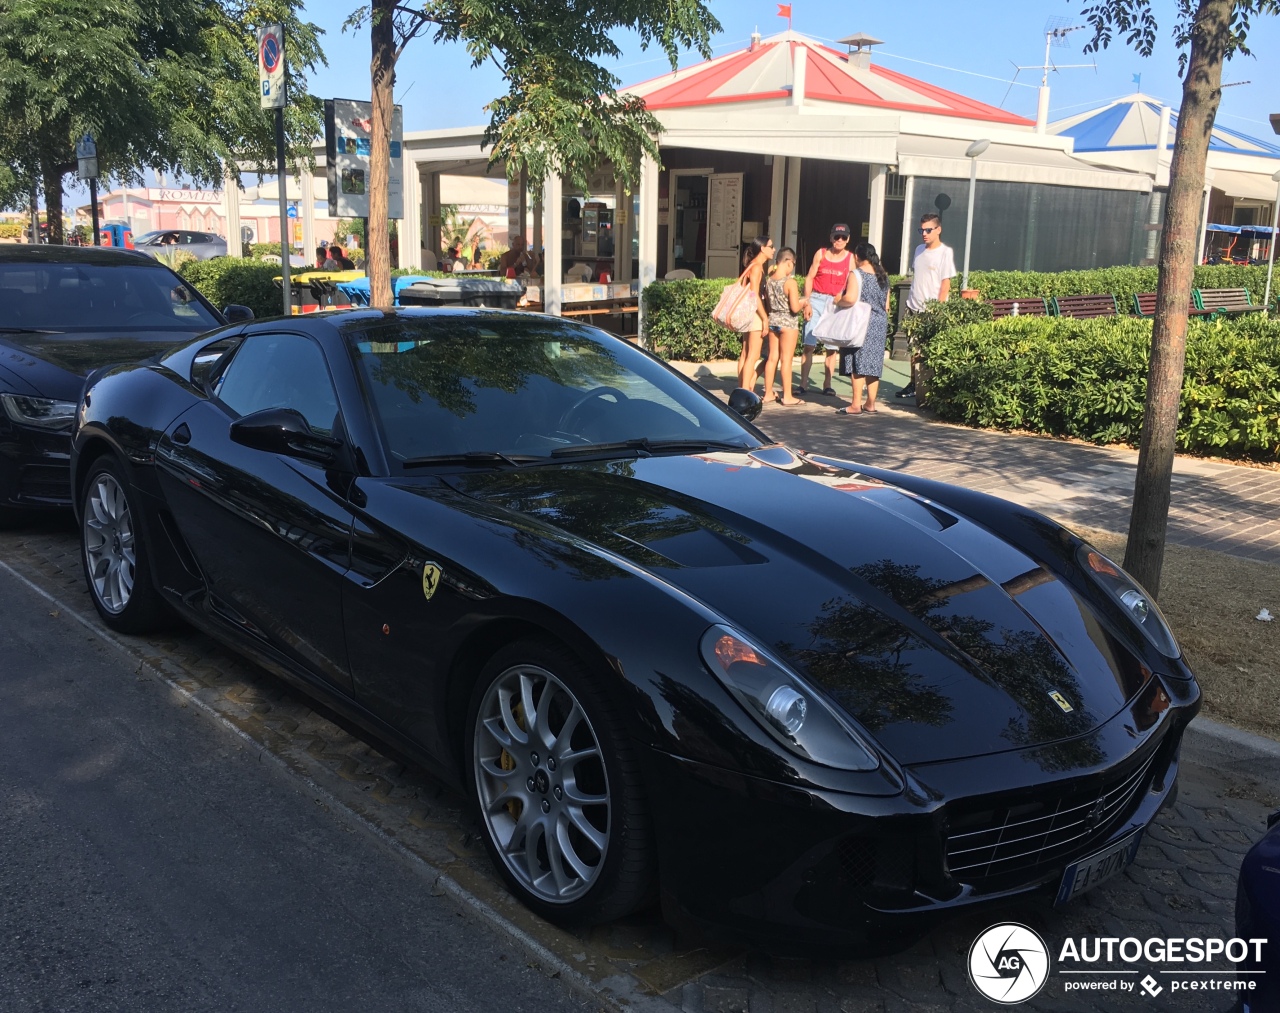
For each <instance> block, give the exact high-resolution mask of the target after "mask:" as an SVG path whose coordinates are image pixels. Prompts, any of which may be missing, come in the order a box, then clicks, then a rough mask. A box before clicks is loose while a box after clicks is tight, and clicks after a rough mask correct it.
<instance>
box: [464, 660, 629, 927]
mask: <svg viewBox="0 0 1280 1013" xmlns="http://www.w3.org/2000/svg"><path fill="white" fill-rule="evenodd" d="M473 750H474V755H473V757H472V759H473V761H474V766H475V778H476V790H477V793H478V794H479V798H480V809H481V813H482V815H483V817H484V821H485V826H486V829H487V830H488V832H489V836H490V839H491V840H492V841H493V842H494V844H495V845H496V847H497V850H498V852H499V853H500V854H501V855H502V860H503V862H504V863H505V864H506V866H507V869H508V870H509V871H510V872H511V874H512V875H513V876H515V878H516V880H517V881H518V882H520V883H521V884H522V885H523V886H524V887H525V888H526V889H528V890H529V891H530V892H531V893H533V894H534V895H535V896H536V897H537V898H538V899H539V900H542V901H546V902H547V903H551V904H568V903H570V902H572V901H575V900H577V899H578V898H579V897H581V896H582V895H583V894H584V893H586V892H587V890H589V889H590V888H591V886H592V884H593V883H594V882H595V881H596V879H597V877H598V876H599V875H600V871H601V870H602V869H603V868H604V859H605V852H606V849H607V848H608V843H609V818H610V813H611V806H610V798H609V780H608V775H607V773H606V771H605V766H604V756H603V755H602V753H601V751H600V740H599V739H598V738H597V737H596V733H595V729H593V728H592V727H591V721H590V719H589V718H588V717H587V715H586V712H585V711H584V710H583V709H582V705H581V704H580V703H578V700H577V698H576V697H575V696H574V695H573V693H572V692H570V691H569V689H568V687H566V686H565V684H564V683H562V682H561V681H560V680H559V679H557V678H556V677H555V676H554V675H552V674H551V673H550V672H548V671H546V670H545V669H542V668H537V667H535V666H533V665H516V666H514V667H512V668H508V669H507V670H506V671H505V672H503V673H502V674H501V675H499V676H498V678H497V679H495V680H494V681H493V684H492V685H491V686H490V687H489V689H488V691H487V692H486V693H485V695H484V699H483V700H482V701H481V703H480V710H479V713H477V715H476V727H475V744H474V746H473Z"/></svg>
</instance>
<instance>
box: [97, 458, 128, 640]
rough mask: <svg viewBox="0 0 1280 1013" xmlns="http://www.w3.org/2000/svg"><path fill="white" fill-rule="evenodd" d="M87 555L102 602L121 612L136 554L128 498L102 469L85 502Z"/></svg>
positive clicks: (123, 608)
mask: <svg viewBox="0 0 1280 1013" xmlns="http://www.w3.org/2000/svg"><path fill="white" fill-rule="evenodd" d="M84 555H85V565H86V566H87V567H88V569H89V580H90V583H92V585H93V593H94V594H95V595H96V596H97V598H98V602H99V604H101V605H102V607H103V608H104V609H106V610H107V611H108V612H110V613H112V614H113V615H114V614H118V613H120V612H123V611H124V610H125V608H126V607H128V605H129V599H130V597H131V596H132V595H133V574H134V567H135V566H136V565H137V555H136V552H135V549H134V543H133V518H132V516H131V515H130V512H129V500H128V499H127V498H126V497H125V493H124V489H123V488H121V486H120V483H119V482H118V481H117V480H116V477H115V476H114V475H112V474H111V473H110V472H107V471H103V472H100V473H99V474H98V475H97V477H96V478H94V480H93V485H92V486H91V487H90V489H89V494H88V496H86V497H85V504H84Z"/></svg>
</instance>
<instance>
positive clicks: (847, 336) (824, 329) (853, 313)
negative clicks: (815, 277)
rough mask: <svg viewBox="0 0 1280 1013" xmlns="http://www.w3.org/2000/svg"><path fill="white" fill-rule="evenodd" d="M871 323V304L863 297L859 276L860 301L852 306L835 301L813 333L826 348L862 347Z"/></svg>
mask: <svg viewBox="0 0 1280 1013" xmlns="http://www.w3.org/2000/svg"><path fill="white" fill-rule="evenodd" d="M854 270H857V268H855V269H854ZM870 323H871V304H870V303H868V302H867V301H866V300H865V299H863V298H862V279H861V278H859V279H858V301H857V302H856V303H854V304H853V305H852V306H837V305H835V304H834V303H833V304H832V306H831V309H829V310H827V312H826V313H824V314H823V315H822V319H821V320H819V321H818V323H817V325H816V326H815V327H814V328H813V332H812V333H813V336H814V337H815V338H817V339H818V340H819V341H821V342H822V344H823V346H824V347H826V348H861V347H862V343H863V342H864V341H866V340H867V326H868V325H869V324H870Z"/></svg>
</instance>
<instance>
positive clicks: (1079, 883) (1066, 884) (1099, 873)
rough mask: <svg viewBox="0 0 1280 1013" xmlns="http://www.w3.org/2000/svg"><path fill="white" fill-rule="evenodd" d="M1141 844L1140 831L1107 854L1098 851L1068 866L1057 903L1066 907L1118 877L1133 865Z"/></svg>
mask: <svg viewBox="0 0 1280 1013" xmlns="http://www.w3.org/2000/svg"><path fill="white" fill-rule="evenodd" d="M1141 843H1142V831H1141V830H1137V831H1135V832H1134V833H1132V834H1130V835H1129V836H1128V837H1126V838H1125V839H1124V840H1122V841H1117V842H1116V843H1115V844H1113V845H1111V847H1109V848H1107V849H1106V850H1105V851H1099V852H1098V853H1097V854H1094V855H1090V856H1089V857H1088V858H1082V859H1080V861H1078V862H1076V863H1075V864H1074V865H1069V866H1067V871H1066V872H1064V873H1063V874H1062V885H1061V886H1059V887H1058V899H1057V900H1056V901H1054V904H1055V905H1057V904H1066V903H1068V902H1069V901H1072V900H1074V899H1075V898H1076V897H1079V896H1080V895H1081V894H1082V893H1084V892H1085V891H1086V890H1092V889H1093V888H1094V887H1095V886H1097V885H1099V884H1100V883H1105V882H1106V881H1107V880H1109V879H1111V878H1112V877H1113V876H1118V875H1119V874H1120V873H1121V872H1123V871H1124V870H1125V869H1127V868H1128V867H1129V866H1130V865H1131V864H1132V862H1133V859H1134V856H1135V855H1136V854H1137V853H1138V845H1139V844H1141Z"/></svg>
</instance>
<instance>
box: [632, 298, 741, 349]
mask: <svg viewBox="0 0 1280 1013" xmlns="http://www.w3.org/2000/svg"><path fill="white" fill-rule="evenodd" d="M733 281H734V279H733V278H713V279H702V278H694V279H689V280H686V281H656V282H654V283H653V284H652V285H650V286H649V287H648V288H646V289H645V290H644V293H643V294H642V295H641V298H642V299H643V300H644V336H645V340H646V341H647V342H648V346H649V348H651V349H653V351H655V352H657V353H658V354H659V355H661V356H662V357H663V358H664V359H679V360H682V361H684V362H708V361H710V360H712V359H736V358H737V357H738V355H739V353H740V352H741V351H742V342H741V340H740V339H739V338H738V335H737V334H735V333H733V331H730V330H729V329H727V328H725V327H722V326H721V325H720V324H718V323H716V322H715V321H714V320H712V319H711V311H712V310H714V309H715V308H716V303H717V302H719V301H720V293H721V292H723V291H724V289H725V286H726V285H729V284H731V283H732V282H733Z"/></svg>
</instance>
